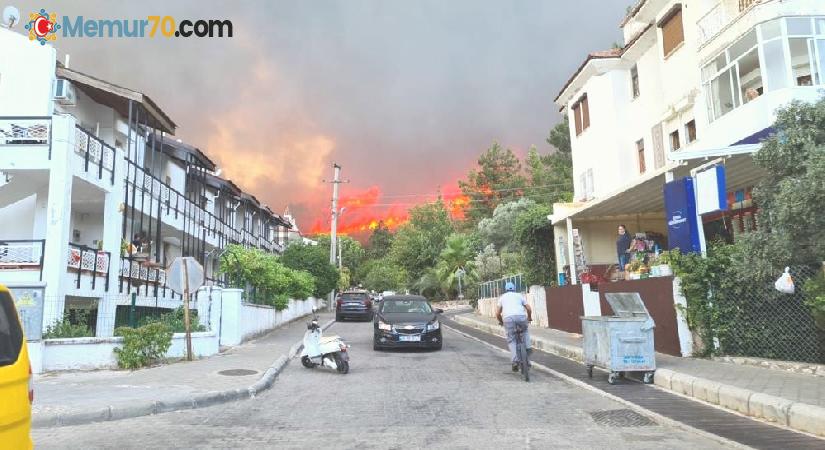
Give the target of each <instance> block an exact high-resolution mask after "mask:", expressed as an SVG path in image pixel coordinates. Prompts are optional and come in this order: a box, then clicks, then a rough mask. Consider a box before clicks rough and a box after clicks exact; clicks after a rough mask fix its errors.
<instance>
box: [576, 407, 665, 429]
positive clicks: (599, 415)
mask: <svg viewBox="0 0 825 450" xmlns="http://www.w3.org/2000/svg"><path fill="white" fill-rule="evenodd" d="M590 416H591V417H593V421H594V422H596V423H597V424H599V425H605V426H608V427H649V426H652V425H656V422H654V421H652V420H650V419H649V418H648V417H645V416H643V415H641V414H639V413H637V412H636V411H633V410H630V409H608V410H604V411H593V412H591V413H590Z"/></svg>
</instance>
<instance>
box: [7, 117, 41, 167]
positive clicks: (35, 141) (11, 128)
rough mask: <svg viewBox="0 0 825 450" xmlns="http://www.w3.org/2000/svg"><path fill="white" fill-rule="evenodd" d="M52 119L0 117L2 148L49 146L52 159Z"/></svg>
mask: <svg viewBox="0 0 825 450" xmlns="http://www.w3.org/2000/svg"><path fill="white" fill-rule="evenodd" d="M51 130H52V118H51V117H50V116H45V117H40V116H37V117H23V116H2V117H0V146H4V145H9V146H11V145H48V146H49V159H51V157H52V139H51Z"/></svg>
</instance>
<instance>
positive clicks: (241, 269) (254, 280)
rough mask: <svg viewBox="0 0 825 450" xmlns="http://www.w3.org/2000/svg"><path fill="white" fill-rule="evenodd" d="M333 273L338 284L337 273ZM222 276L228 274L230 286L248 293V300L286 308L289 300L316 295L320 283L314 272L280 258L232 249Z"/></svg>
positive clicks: (224, 261) (223, 263)
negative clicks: (292, 266)
mask: <svg viewBox="0 0 825 450" xmlns="http://www.w3.org/2000/svg"><path fill="white" fill-rule="evenodd" d="M326 265H327V266H329V267H330V268H332V269H333V272H334V275H335V277H336V281H337V276H338V273H337V270H335V268H334V267H333V266H332V265H330V264H329V263H326ZM219 272H220V273H222V274H226V275H227V278H228V280H229V286H231V287H235V288H239V289H244V290H245V291H246V300H247V301H249V302H252V303H258V304H264V305H271V306H274V307H275V308H276V309H278V310H279V311H280V310H282V309H284V308H286V307H287V306H288V304H289V298H290V297H291V298H295V299H304V298H307V297H309V296H311V295H312V294H313V292H314V291H315V290H316V284H317V283H318V279H319V278H317V277H315V276H314V275H313V273H311V270H309V269H308V270H307V271H305V270H299V268H290V267H287V264H286V263H285V262H284V263H282V262H281V260H279V259H278V257H277V256H275V255H273V254H270V253H266V252H264V251H262V250H258V249H247V248H244V247H241V246H239V245H230V246H228V247H227V250H226V252H224V254H223V256H221V265H220V269H219Z"/></svg>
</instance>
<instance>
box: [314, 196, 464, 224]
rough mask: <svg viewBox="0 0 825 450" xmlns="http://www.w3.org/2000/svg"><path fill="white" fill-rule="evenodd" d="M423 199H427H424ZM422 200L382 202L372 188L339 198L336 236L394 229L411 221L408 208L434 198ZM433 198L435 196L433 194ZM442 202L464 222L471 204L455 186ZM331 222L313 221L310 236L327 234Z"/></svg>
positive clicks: (326, 220)
mask: <svg viewBox="0 0 825 450" xmlns="http://www.w3.org/2000/svg"><path fill="white" fill-rule="evenodd" d="M425 197H426V196H425ZM425 197H422V198H421V199H418V200H413V202H412V203H410V199H411V198H413V199H415V197H411V198H404V199H403V200H400V201H399V202H397V203H394V202H392V201H391V200H387V201H384V200H382V194H381V189H380V188H379V187H378V186H372V187H370V188H368V189H366V190H363V191H361V192H358V193H355V194H350V195H345V196H342V197H341V198H340V199H339V201H338V203H339V208H345V211H344V213H343V214H342V215H341V216H339V218H338V233H339V234H346V235H365V234H367V233H369V232H370V231H372V230H374V229H376V228H378V226H379V224H381V223H383V224H384V226H386V227H387V228H389V229H390V230H395V229H397V228H398V227H400V226H401V225H404V224H405V223H407V222H408V221H409V220H410V215H409V209H410V208H412V207H413V206H415V205H416V204H423V203H428V202H431V201H433V200H434V198H429V199H427V198H425ZM433 197H435V195H433ZM442 200H443V201H444V203H445V206H446V207H447V210H448V211H449V212H450V216H451V217H452V218H454V219H463V218H464V210H465V209H466V208H467V206H468V205H469V203H470V198H469V197H467V196H466V195H464V194H462V193H461V190H460V189H459V188H458V186H450V187H449V188H447V189H445V190H444V192H443V193H442ZM329 230H330V223H329V219H328V218H326V217H321V218H317V219H315V222H314V223H313V224H312V227H311V228H310V234H329Z"/></svg>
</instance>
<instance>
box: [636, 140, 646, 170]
mask: <svg viewBox="0 0 825 450" xmlns="http://www.w3.org/2000/svg"><path fill="white" fill-rule="evenodd" d="M636 155H637V157H638V159H639V173H645V140H644V139H639V140H638V141H636Z"/></svg>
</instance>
